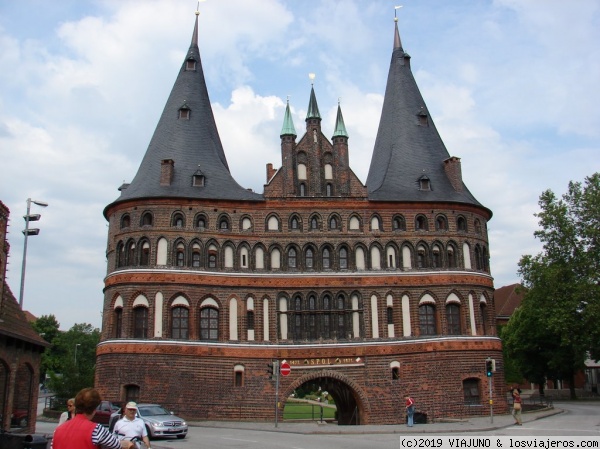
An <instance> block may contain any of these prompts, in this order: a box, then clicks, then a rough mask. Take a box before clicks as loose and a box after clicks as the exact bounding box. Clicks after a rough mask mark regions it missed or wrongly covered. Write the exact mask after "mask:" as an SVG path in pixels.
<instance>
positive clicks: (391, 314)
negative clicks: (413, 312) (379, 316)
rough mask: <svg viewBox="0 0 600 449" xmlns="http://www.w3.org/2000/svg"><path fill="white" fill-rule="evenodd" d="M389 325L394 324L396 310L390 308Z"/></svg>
mask: <svg viewBox="0 0 600 449" xmlns="http://www.w3.org/2000/svg"><path fill="white" fill-rule="evenodd" d="M386 316H387V324H394V309H393V308H391V307H388V308H387V309H386Z"/></svg>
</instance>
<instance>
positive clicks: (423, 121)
mask: <svg viewBox="0 0 600 449" xmlns="http://www.w3.org/2000/svg"><path fill="white" fill-rule="evenodd" d="M417 117H418V119H419V126H429V116H428V115H427V112H425V109H424V108H421V110H420V111H419V112H418V113H417Z"/></svg>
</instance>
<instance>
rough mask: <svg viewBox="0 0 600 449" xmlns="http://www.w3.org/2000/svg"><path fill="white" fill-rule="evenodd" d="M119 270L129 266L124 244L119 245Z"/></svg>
mask: <svg viewBox="0 0 600 449" xmlns="http://www.w3.org/2000/svg"><path fill="white" fill-rule="evenodd" d="M116 256H117V268H119V267H124V266H125V265H126V264H127V261H126V257H125V245H124V244H123V242H119V243H118V244H117V254H116Z"/></svg>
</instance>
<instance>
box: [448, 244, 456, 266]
mask: <svg viewBox="0 0 600 449" xmlns="http://www.w3.org/2000/svg"><path fill="white" fill-rule="evenodd" d="M456 253H457V251H456V248H454V246H452V245H448V248H447V249H446V255H447V257H448V268H457V267H458V257H457V254H456Z"/></svg>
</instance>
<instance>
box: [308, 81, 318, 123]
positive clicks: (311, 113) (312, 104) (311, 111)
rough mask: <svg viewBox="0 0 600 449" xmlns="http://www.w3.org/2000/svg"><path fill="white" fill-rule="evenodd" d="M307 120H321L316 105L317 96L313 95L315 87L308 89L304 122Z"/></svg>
mask: <svg viewBox="0 0 600 449" xmlns="http://www.w3.org/2000/svg"><path fill="white" fill-rule="evenodd" d="M309 118H318V119H319V120H321V114H320V113H319V105H318V104H317V96H316V95H315V87H314V86H311V88H310V100H309V101H308V111H307V112H306V120H308V119H309Z"/></svg>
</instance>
